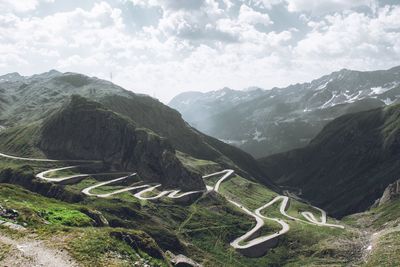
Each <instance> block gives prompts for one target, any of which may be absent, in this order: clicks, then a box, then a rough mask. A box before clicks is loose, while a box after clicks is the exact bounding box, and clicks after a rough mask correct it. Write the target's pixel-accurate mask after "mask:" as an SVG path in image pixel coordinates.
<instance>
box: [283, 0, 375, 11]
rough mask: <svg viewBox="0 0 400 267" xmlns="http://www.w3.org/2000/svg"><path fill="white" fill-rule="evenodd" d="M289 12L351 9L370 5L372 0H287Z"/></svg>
mask: <svg viewBox="0 0 400 267" xmlns="http://www.w3.org/2000/svg"><path fill="white" fill-rule="evenodd" d="M285 1H286V2H287V8H288V10H289V12H301V11H310V12H314V13H329V12H333V11H339V10H345V9H351V8H353V7H357V6H370V5H371V3H372V2H373V1H371V0H350V1H349V0H323V1H321V0H285Z"/></svg>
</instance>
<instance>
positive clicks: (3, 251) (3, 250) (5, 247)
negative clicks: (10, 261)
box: [0, 242, 11, 262]
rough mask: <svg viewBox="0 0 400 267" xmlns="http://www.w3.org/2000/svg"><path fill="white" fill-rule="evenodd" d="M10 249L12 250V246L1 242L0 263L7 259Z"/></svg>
mask: <svg viewBox="0 0 400 267" xmlns="http://www.w3.org/2000/svg"><path fill="white" fill-rule="evenodd" d="M10 248H11V246H10V245H7V244H2V243H1V242H0V262H1V261H2V260H4V259H5V257H7V255H8V253H9V252H10Z"/></svg>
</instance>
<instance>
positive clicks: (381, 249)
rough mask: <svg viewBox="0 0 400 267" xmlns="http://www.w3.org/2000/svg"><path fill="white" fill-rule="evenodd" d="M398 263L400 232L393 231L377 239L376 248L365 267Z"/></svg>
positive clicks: (399, 256)
mask: <svg viewBox="0 0 400 267" xmlns="http://www.w3.org/2000/svg"><path fill="white" fill-rule="evenodd" d="M399 263H400V232H393V233H389V234H387V235H384V236H382V237H381V238H380V239H379V240H378V245H377V248H376V249H374V250H373V252H372V254H371V255H370V257H369V258H368V261H367V263H366V264H365V265H364V266H365V267H375V266H381V267H392V266H399Z"/></svg>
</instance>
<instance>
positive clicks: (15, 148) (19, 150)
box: [0, 123, 43, 157]
mask: <svg viewBox="0 0 400 267" xmlns="http://www.w3.org/2000/svg"><path fill="white" fill-rule="evenodd" d="M38 132H39V127H38V124H37V123H33V124H28V125H23V126H15V127H12V128H7V129H6V130H3V131H1V132H0V149H1V151H3V152H4V151H8V152H10V153H12V154H14V155H17V156H38V157H43V154H42V153H41V152H40V151H39V150H38V149H36V148H35V146H34V145H33V144H34V142H35V141H36V138H37V136H38Z"/></svg>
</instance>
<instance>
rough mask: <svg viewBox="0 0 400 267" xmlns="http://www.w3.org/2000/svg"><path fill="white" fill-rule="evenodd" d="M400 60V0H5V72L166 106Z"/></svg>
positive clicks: (1, 63)
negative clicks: (97, 84)
mask: <svg viewBox="0 0 400 267" xmlns="http://www.w3.org/2000/svg"><path fill="white" fill-rule="evenodd" d="M397 65H400V0H379V1H378V0H104V1H93V0H80V1H71V0H23V1H22V0H0V74H6V73H9V72H19V73H20V74H21V75H32V74H36V73H42V72H46V71H49V70H50V69H57V70H59V71H62V72H67V71H70V72H79V73H83V74H86V75H90V76H96V77H99V78H103V79H107V80H110V79H111V76H112V81H113V82H114V83H116V84H118V85H121V86H123V87H124V88H126V89H129V90H132V91H134V92H137V93H145V94H149V95H151V96H154V97H156V98H158V99H160V100H161V101H162V102H165V103H167V102H168V101H169V100H170V99H171V98H172V97H174V96H175V95H177V94H179V93H181V92H184V91H203V92H206V91H211V90H216V89H220V88H223V87H230V88H233V89H244V88H248V87H252V86H257V87H261V88H264V89H270V88H272V87H284V86H287V85H289V84H294V83H298V82H307V81H311V80H312V79H315V78H318V77H320V76H322V75H325V74H329V73H330V72H333V71H337V70H340V69H342V68H347V69H355V70H376V69H388V68H391V67H393V66H397Z"/></svg>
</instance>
